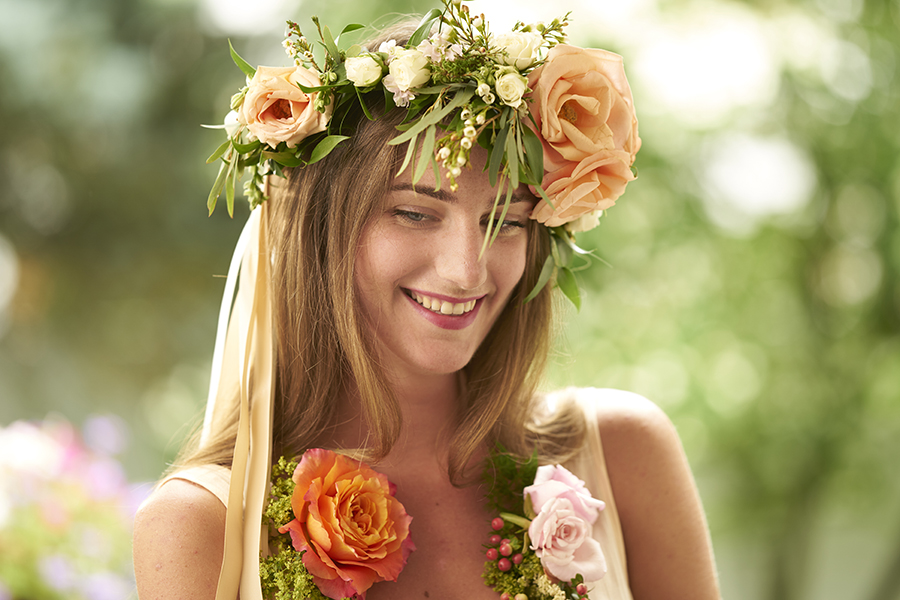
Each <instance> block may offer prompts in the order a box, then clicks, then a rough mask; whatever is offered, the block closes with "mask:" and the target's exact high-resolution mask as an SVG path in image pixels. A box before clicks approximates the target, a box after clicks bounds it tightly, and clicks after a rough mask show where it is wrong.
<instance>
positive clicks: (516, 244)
mask: <svg viewBox="0 0 900 600" xmlns="http://www.w3.org/2000/svg"><path fill="white" fill-rule="evenodd" d="M527 248H528V237H527V236H525V235H521V236H518V238H517V239H516V240H512V241H511V243H509V244H508V245H506V246H505V247H504V248H503V249H502V251H501V252H498V253H497V255H496V256H494V257H492V261H491V270H492V271H493V274H494V280H495V281H496V282H497V287H498V288H500V289H502V290H503V291H504V293H505V294H506V295H509V294H510V293H512V290H513V288H515V287H516V284H517V283H519V280H520V279H521V278H522V275H523V274H524V273H525V260H526V255H527Z"/></svg>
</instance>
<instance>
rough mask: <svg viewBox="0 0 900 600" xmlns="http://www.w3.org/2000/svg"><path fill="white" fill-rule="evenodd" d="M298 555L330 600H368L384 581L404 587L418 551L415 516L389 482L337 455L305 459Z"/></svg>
mask: <svg viewBox="0 0 900 600" xmlns="http://www.w3.org/2000/svg"><path fill="white" fill-rule="evenodd" d="M293 480H294V483H295V484H296V487H295V488H294V495H293V497H292V499H291V507H292V508H293V512H294V516H295V517H296V518H295V519H294V520H293V521H291V522H290V523H288V524H287V525H285V526H284V527H281V528H280V529H279V531H280V532H281V533H287V532H290V534H291V540H292V541H293V546H294V549H295V550H297V551H298V552H303V564H304V566H306V569H307V570H308V571H309V573H310V574H311V575H312V576H313V581H314V582H315V584H316V586H317V587H318V588H319V590H320V591H321V592H322V593H323V594H325V595H326V596H328V597H329V598H335V599H336V600H339V599H340V598H350V597H357V596H358V597H359V598H365V595H366V590H368V589H369V588H370V587H371V586H372V584H374V583H377V582H379V581H396V580H397V577H398V576H399V575H400V571H402V570H403V567H404V566H405V565H406V559H407V558H408V557H409V553H410V552H412V551H413V550H415V545H414V544H413V542H412V540H411V539H410V537H409V524H410V522H411V521H412V517H410V516H409V515H407V514H406V509H404V508H403V505H402V504H400V502H399V501H398V500H397V499H396V498H394V486H393V484H391V483H390V482H389V481H388V479H387V477H385V476H384V475H382V474H381V473H378V472H376V471H373V470H372V469H371V468H369V467H368V466H366V465H365V464H363V463H361V462H359V461H356V460H353V459H350V458H348V457H346V456H343V455H341V454H337V453H335V452H332V451H330V450H322V449H321V448H315V449H312V450H307V451H306V453H304V455H303V458H302V459H301V461H300V464H299V465H297V469H296V470H295V471H294V476H293Z"/></svg>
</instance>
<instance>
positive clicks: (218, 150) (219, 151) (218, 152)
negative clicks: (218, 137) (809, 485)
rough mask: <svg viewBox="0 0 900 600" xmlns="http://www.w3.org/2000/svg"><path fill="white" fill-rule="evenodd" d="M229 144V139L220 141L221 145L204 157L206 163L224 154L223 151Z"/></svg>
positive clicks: (212, 161) (214, 160)
mask: <svg viewBox="0 0 900 600" xmlns="http://www.w3.org/2000/svg"><path fill="white" fill-rule="evenodd" d="M229 144H231V140H230V139H228V140H225V141H224V142H222V145H221V146H219V147H218V148H216V151H215V152H213V153H212V154H210V155H209V158H207V159H206V164H210V163H214V162H216V161H217V160H219V159H220V158H222V155H224V154H225V151H226V150H228V146H229Z"/></svg>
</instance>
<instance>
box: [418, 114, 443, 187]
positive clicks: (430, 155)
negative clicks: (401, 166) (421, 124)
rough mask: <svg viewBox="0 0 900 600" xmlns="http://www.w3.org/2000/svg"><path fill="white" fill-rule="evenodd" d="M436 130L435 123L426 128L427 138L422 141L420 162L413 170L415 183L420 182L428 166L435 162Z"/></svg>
mask: <svg viewBox="0 0 900 600" xmlns="http://www.w3.org/2000/svg"><path fill="white" fill-rule="evenodd" d="M436 131H437V127H435V126H433V125H432V126H431V127H429V128H428V129H426V130H425V139H424V140H423V141H422V149H421V151H419V162H418V164H416V168H415V171H414V172H413V179H412V182H413V185H416V184H417V183H419V180H420V179H422V175H424V174H425V169H426V167H428V165H430V164H431V163H432V162H434V136H435V132H436Z"/></svg>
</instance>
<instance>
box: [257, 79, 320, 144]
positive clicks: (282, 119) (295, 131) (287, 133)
mask: <svg viewBox="0 0 900 600" xmlns="http://www.w3.org/2000/svg"><path fill="white" fill-rule="evenodd" d="M298 83H301V84H303V85H305V86H307V87H318V86H320V85H322V82H321V81H320V80H319V76H318V75H317V74H316V73H314V72H313V71H310V70H309V69H306V68H304V67H259V68H258V69H257V70H256V74H255V75H254V76H253V79H251V80H250V83H249V84H248V89H247V95H246V96H245V97H244V102H243V104H241V108H240V113H239V116H240V121H241V122H242V123H244V124H246V125H247V129H249V130H250V133H251V134H252V135H253V136H255V137H256V138H257V139H259V140H260V141H261V142H263V143H265V144H268V145H269V146H271V147H273V148H275V147H276V146H278V144H279V143H280V142H285V143H287V146H288V148H293V147H294V146H296V145H297V143H298V142H300V141H301V140H303V138H305V137H307V136H309V135H312V134H314V133H318V132H320V131H325V127H326V126H327V125H328V120H329V119H330V118H331V109H332V106H331V104H329V105H328V106H327V107H326V109H325V112H319V111H317V110H316V109H315V100H316V94H314V93H313V94H307V93H306V92H304V91H303V90H301V89H300V88H299V87H297V84H298Z"/></svg>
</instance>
